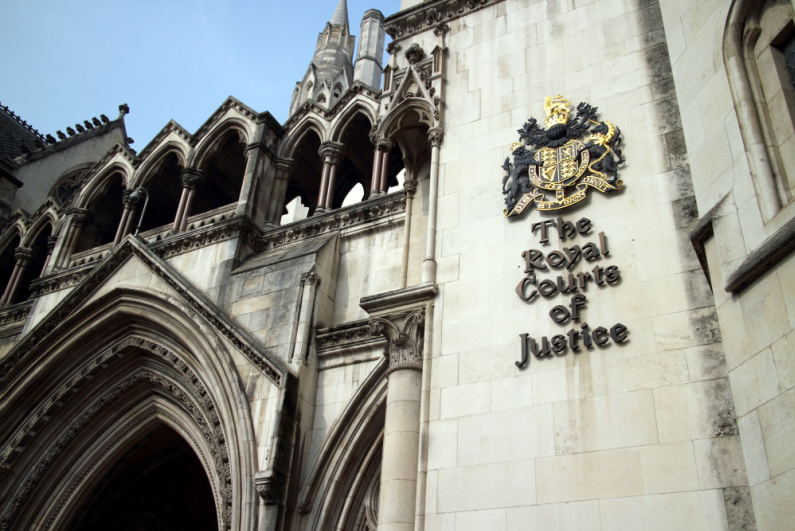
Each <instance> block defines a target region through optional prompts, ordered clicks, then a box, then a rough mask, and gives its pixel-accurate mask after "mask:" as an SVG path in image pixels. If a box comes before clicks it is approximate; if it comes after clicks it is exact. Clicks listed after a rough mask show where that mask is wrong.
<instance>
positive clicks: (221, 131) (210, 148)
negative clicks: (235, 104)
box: [188, 118, 253, 168]
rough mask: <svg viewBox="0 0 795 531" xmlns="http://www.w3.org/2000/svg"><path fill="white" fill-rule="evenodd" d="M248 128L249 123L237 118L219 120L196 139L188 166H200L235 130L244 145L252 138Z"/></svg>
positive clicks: (239, 140)
mask: <svg viewBox="0 0 795 531" xmlns="http://www.w3.org/2000/svg"><path fill="white" fill-rule="evenodd" d="M249 129H250V127H249V124H248V123H246V122H244V121H243V120H240V119H238V118H227V119H225V120H223V121H221V122H220V123H219V124H217V125H215V126H214V127H213V128H212V130H211V131H209V132H208V133H207V134H206V135H204V136H203V137H202V138H201V139H200V140H199V141H198V143H197V144H196V147H195V149H194V150H193V153H192V154H191V156H190V158H189V159H188V167H190V168H202V167H203V166H204V164H205V163H206V162H207V159H208V158H210V157H211V156H212V155H213V154H215V152H216V151H217V150H218V149H219V148H220V147H221V144H222V143H223V141H224V140H225V139H226V138H227V135H228V134H229V133H230V132H235V133H236V134H237V140H238V142H240V143H241V144H243V145H244V146H245V145H246V144H248V143H249V142H250V140H251V138H253V132H252V131H250V130H249Z"/></svg>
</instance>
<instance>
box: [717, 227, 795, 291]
mask: <svg viewBox="0 0 795 531" xmlns="http://www.w3.org/2000/svg"><path fill="white" fill-rule="evenodd" d="M792 251H795V218H792V219H791V220H789V221H788V222H786V223H785V224H784V226H783V227H781V228H780V229H779V230H778V231H776V233H775V234H774V235H773V236H771V237H770V238H768V239H767V240H765V242H764V243H763V244H762V245H760V246H759V247H758V248H757V249H756V250H755V251H754V252H752V253H751V254H750V255H748V257H747V258H746V259H745V260H743V263H742V264H740V266H739V267H738V268H737V270H736V271H735V272H734V273H732V274H731V275H730V276H729V279H728V280H727V281H726V287H725V288H724V289H725V290H726V291H727V292H729V293H738V292H740V291H742V290H744V289H745V288H746V287H748V285H750V284H751V283H752V282H753V281H755V280H756V279H757V278H759V277H760V276H762V274H764V273H765V272H766V271H768V270H770V268H772V267H773V266H775V265H776V264H777V263H779V262H780V261H781V260H783V259H784V258H786V257H787V255H789V254H790V253H791V252H792Z"/></svg>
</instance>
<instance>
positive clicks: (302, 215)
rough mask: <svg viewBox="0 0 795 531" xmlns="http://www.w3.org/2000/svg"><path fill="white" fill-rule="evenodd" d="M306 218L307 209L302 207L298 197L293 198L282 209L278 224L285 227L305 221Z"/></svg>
mask: <svg viewBox="0 0 795 531" xmlns="http://www.w3.org/2000/svg"><path fill="white" fill-rule="evenodd" d="M307 217H309V208H307V207H306V206H304V204H303V203H302V202H301V197H300V196H295V197H294V198H293V199H291V200H290V201H289V202H288V203H287V205H286V206H285V207H284V213H283V214H282V217H281V220H280V221H279V224H280V225H286V224H288V223H293V222H294V221H300V220H302V219H306V218H307Z"/></svg>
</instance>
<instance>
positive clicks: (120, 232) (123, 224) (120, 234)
mask: <svg viewBox="0 0 795 531" xmlns="http://www.w3.org/2000/svg"><path fill="white" fill-rule="evenodd" d="M132 192H133V191H132V190H130V189H129V188H128V189H127V190H124V191H123V192H122V197H121V202H122V205H123V207H124V210H123V211H122V213H121V219H120V220H119V227H118V228H117V229H116V236H115V237H114V238H113V246H114V247H116V246H117V245H119V243H120V242H121V240H122V238H124V236H125V233H124V229H126V228H127V222H128V221H129V219H130V215H131V211H130V194H132Z"/></svg>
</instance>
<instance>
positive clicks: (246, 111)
mask: <svg viewBox="0 0 795 531" xmlns="http://www.w3.org/2000/svg"><path fill="white" fill-rule="evenodd" d="M229 109H235V110H236V111H237V112H239V113H240V114H242V115H243V116H245V117H246V118H248V119H249V120H251V121H254V120H256V119H257V117H258V116H259V115H258V114H257V113H256V112H255V111H254V109H252V108H251V107H249V106H248V105H245V104H244V103H242V102H240V101H239V100H237V99H236V98H233V97H232V96H229V97H228V98H227V99H226V101H224V102H223V103H222V104H221V106H220V107H218V109H217V110H216V111H215V112H214V113H213V114H212V115H211V116H210V117H209V118H208V119H207V121H206V122H204V123H203V124H202V125H201V127H199V129H197V130H196V132H195V133H193V136H192V137H191V139H190V145H191V146H195V145H196V144H198V143H199V140H201V139H202V137H204V135H206V134H207V133H208V132H209V131H210V129H212V128H213V126H214V125H215V124H216V123H217V122H218V120H220V119H221V117H222V116H223V115H224V114H226V111H228V110H229Z"/></svg>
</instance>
